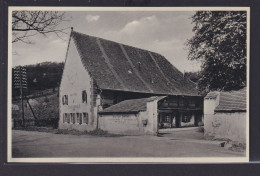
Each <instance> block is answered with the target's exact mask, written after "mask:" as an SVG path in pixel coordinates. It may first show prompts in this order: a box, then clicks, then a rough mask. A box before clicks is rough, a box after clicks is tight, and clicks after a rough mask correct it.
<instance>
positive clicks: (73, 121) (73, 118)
mask: <svg viewBox="0 0 260 176" xmlns="http://www.w3.org/2000/svg"><path fill="white" fill-rule="evenodd" d="M71 121H72V123H73V124H75V121H76V120H75V113H72V119H71Z"/></svg>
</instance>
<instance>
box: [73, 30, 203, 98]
mask: <svg viewBox="0 0 260 176" xmlns="http://www.w3.org/2000/svg"><path fill="white" fill-rule="evenodd" d="M71 36H72V38H73V40H74V42H75V44H76V47H77V50H78V52H79V55H80V56H81V60H82V63H83V65H84V67H85V68H86V70H87V71H88V72H89V74H90V75H91V76H92V78H93V79H94V80H95V82H96V83H97V86H98V87H99V88H100V89H107V90H120V91H131V92H140V93H153V94H162V95H186V96H199V94H198V91H197V89H196V84H195V83H193V82H192V81H191V80H189V79H188V78H185V77H183V74H182V73H181V72H180V71H179V70H178V69H177V68H175V67H174V66H173V65H172V64H171V63H170V62H169V61H168V60H167V59H165V57H163V56H162V55H160V54H157V53H154V52H151V51H147V50H143V49H139V48H135V47H132V46H128V45H124V44H120V43H117V42H113V41H109V40H105V39H102V38H98V37H93V36H89V35H86V34H82V33H79V32H75V31H72V33H71Z"/></svg>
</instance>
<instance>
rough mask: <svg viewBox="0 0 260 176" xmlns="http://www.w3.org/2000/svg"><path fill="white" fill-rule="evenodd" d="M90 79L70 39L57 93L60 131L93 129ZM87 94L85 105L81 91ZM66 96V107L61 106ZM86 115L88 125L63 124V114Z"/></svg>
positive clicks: (93, 115)
mask: <svg viewBox="0 0 260 176" xmlns="http://www.w3.org/2000/svg"><path fill="white" fill-rule="evenodd" d="M91 86H92V79H91V77H90V75H89V73H88V72H87V71H86V69H85V68H84V66H83V64H82V61H81V59H80V56H79V53H78V51H77V48H76V45H75V43H74V41H73V39H71V42H70V46H69V50H68V56H67V60H66V63H65V66H64V71H63V75H62V80H61V84H60V92H59V95H60V96H59V105H60V120H59V128H60V129H77V130H92V129H94V126H95V124H94V121H95V120H96V116H95V114H94V113H93V110H92V109H91V103H92V102H91V96H92V92H93V91H92V87H91ZM83 90H86V92H87V104H86V103H82V91H83ZM63 95H68V105H63V104H62V96H63ZM83 112H86V113H88V116H89V118H88V119H89V123H88V124H81V125H80V124H72V122H71V123H70V124H68V123H66V122H65V123H63V114H64V113H83Z"/></svg>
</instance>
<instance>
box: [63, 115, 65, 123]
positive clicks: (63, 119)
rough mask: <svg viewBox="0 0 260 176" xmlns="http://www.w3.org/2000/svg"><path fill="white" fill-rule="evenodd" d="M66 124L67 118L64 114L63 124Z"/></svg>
mask: <svg viewBox="0 0 260 176" xmlns="http://www.w3.org/2000/svg"><path fill="white" fill-rule="evenodd" d="M65 122H66V117H65V113H64V114H63V123H65Z"/></svg>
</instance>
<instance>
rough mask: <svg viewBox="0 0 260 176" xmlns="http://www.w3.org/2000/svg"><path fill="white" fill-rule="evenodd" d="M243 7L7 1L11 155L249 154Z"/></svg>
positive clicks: (146, 157) (44, 158)
mask: <svg viewBox="0 0 260 176" xmlns="http://www.w3.org/2000/svg"><path fill="white" fill-rule="evenodd" d="M249 12H250V9H249V8H248V7H236V8H234V7H217V8H216V7H214V8H213V7H206V8H205V7H203V8H202V7H192V8H191V7H189V8H188V7H187V8H185V7H175V8H173V7H150V8H141V7H133V8H126V7H92V8H90V7H9V9H8V13H9V17H8V20H9V21H8V28H9V36H8V42H9V46H8V47H9V49H8V90H10V91H9V93H8V100H9V102H8V162H36V163H37V162H91V163H93V162H116V163H120V162H248V161H249V47H250V46H249V34H250V33H249V22H250V16H249V15H250V13H249Z"/></svg>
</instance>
